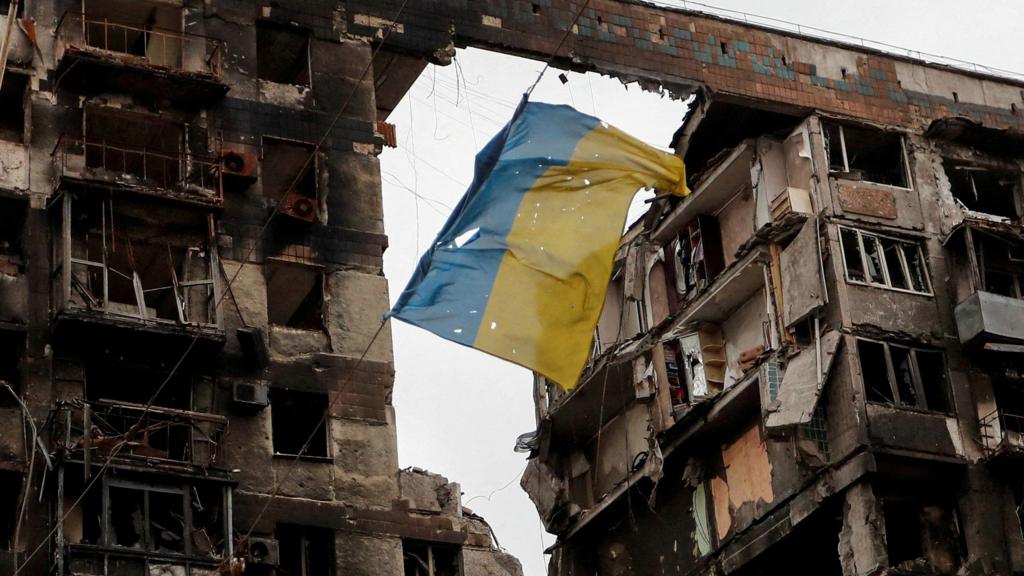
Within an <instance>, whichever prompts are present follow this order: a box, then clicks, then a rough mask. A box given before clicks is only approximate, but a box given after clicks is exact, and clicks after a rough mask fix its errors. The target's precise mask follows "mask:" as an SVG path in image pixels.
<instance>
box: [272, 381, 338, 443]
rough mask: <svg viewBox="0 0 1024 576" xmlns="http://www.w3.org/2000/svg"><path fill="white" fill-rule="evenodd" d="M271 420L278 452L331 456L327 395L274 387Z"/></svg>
mask: <svg viewBox="0 0 1024 576" xmlns="http://www.w3.org/2000/svg"><path fill="white" fill-rule="evenodd" d="M270 420H271V421H270V424H271V428H273V443H274V454H281V455H287V456H302V457H308V458H321V459H322V458H329V454H328V452H327V439H328V421H329V418H328V417H327V395H326V394H320V393H316V392H303V391H299V390H288V389H286V388H274V389H272V390H271V391H270ZM307 441H308V442H309V444H308V446H307V445H306V442H307ZM303 446H306V450H305V451H303V450H302V448H303Z"/></svg>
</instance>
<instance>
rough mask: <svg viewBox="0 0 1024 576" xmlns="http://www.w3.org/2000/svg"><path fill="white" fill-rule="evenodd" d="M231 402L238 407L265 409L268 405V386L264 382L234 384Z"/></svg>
mask: <svg viewBox="0 0 1024 576" xmlns="http://www.w3.org/2000/svg"><path fill="white" fill-rule="evenodd" d="M231 401H232V402H234V403H235V404H236V405H238V406H245V407H249V408H266V407H267V405H269V404H270V386H268V385H267V383H266V382H235V383H233V384H232V386H231Z"/></svg>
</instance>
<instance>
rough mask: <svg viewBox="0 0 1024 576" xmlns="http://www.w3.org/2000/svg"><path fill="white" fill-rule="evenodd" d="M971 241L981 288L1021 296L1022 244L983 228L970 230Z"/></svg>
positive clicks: (1023, 295) (1023, 292)
mask: <svg viewBox="0 0 1024 576" xmlns="http://www.w3.org/2000/svg"><path fill="white" fill-rule="evenodd" d="M973 241H974V246H975V251H976V256H977V258H976V261H977V263H978V268H979V270H978V271H979V273H980V274H981V285H982V287H983V290H984V291H985V292H989V293H991V294H998V295H1000V296H1007V297H1009V298H1018V299H1021V298H1024V244H1022V243H1020V242H1018V241H1016V240H1013V239H1009V238H1002V237H999V236H994V235H991V234H986V233H983V232H982V233H975V234H973Z"/></svg>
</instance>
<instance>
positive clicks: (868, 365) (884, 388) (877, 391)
mask: <svg viewBox="0 0 1024 576" xmlns="http://www.w3.org/2000/svg"><path fill="white" fill-rule="evenodd" d="M857 352H858V354H859V356H860V368H861V370H860V371H861V376H862V377H863V378H864V390H865V392H866V393H867V398H868V401H870V402H884V403H893V402H894V401H895V398H896V397H895V395H894V394H893V393H892V387H891V386H890V385H889V369H888V367H887V366H886V363H885V346H884V345H883V344H880V343H878V342H871V341H869V340H858V341H857Z"/></svg>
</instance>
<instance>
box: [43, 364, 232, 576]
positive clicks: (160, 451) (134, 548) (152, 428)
mask: <svg viewBox="0 0 1024 576" xmlns="http://www.w3.org/2000/svg"><path fill="white" fill-rule="evenodd" d="M54 369H55V372H54V378H55V381H56V382H57V383H58V384H59V389H60V399H58V400H57V401H56V403H55V404H54V406H53V408H52V409H51V411H50V414H49V417H48V419H47V428H48V430H47V434H46V436H47V437H48V439H49V444H48V453H49V456H48V460H49V461H48V464H49V465H50V466H52V467H53V468H54V469H55V470H56V471H57V473H56V475H55V482H56V486H57V491H58V493H60V494H63V495H64V500H63V502H64V503H65V504H64V506H65V507H66V513H65V512H64V511H63V510H58V514H57V516H56V517H57V518H59V519H60V520H59V523H60V525H59V529H58V531H57V545H58V549H59V550H60V552H59V553H58V555H57V556H56V557H57V559H58V562H59V563H61V564H62V568H63V570H64V573H68V574H110V575H113V574H123V573H135V572H140V573H153V571H160V570H164V571H171V572H173V573H182V574H193V575H199V574H212V573H215V572H216V570H217V567H218V566H219V565H220V564H222V563H223V562H224V561H225V560H226V559H228V558H230V557H231V554H232V547H233V545H234V537H233V536H232V534H233V533H232V520H231V512H230V507H231V495H232V490H233V487H234V485H235V484H236V483H235V482H234V481H233V480H231V474H230V471H229V470H227V469H226V468H225V467H224V463H223V458H222V455H221V451H222V449H221V445H222V442H223V440H224V438H225V437H226V435H227V433H228V418H227V417H226V416H223V415H219V414H217V413H215V412H216V409H215V396H214V394H215V385H214V382H213V380H212V379H211V378H208V377H205V376H203V375H200V374H196V373H192V372H190V371H176V372H171V371H169V370H168V369H155V368H153V367H151V366H147V365H142V364H139V363H134V362H130V361H129V362H124V361H122V362H107V361H103V360H102V359H98V358H96V357H92V356H89V357H84V358H82V357H76V356H73V355H72V354H69V353H68V352H67V351H64V352H62V353H61V357H60V359H59V360H58V361H57V362H56V363H55V367H54ZM78 500H81V502H80V503H79V504H78V505H77V506H73V505H70V503H71V502H77V501H78Z"/></svg>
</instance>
